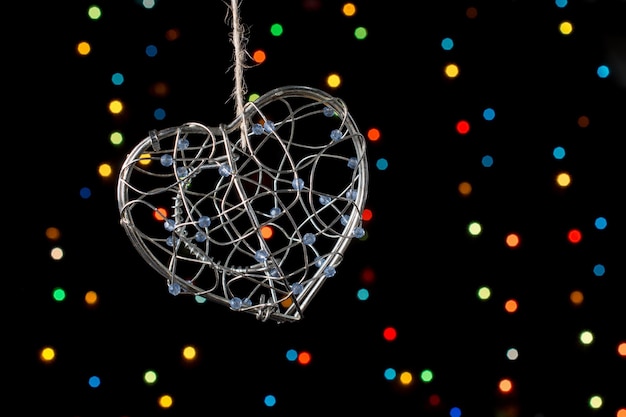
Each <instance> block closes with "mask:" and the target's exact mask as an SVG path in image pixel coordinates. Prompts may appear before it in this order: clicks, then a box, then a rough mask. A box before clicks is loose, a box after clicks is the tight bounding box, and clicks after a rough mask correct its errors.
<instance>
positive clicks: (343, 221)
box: [341, 214, 350, 226]
mask: <svg viewBox="0 0 626 417" xmlns="http://www.w3.org/2000/svg"><path fill="white" fill-rule="evenodd" d="M349 220H350V216H348V215H347V214H344V215H343V216H341V225H342V226H345V225H347V224H348V221H349Z"/></svg>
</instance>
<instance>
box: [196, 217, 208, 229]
mask: <svg viewBox="0 0 626 417" xmlns="http://www.w3.org/2000/svg"><path fill="white" fill-rule="evenodd" d="M210 225H211V218H210V217H209V216H200V218H199V219H198V226H199V227H209V226H210Z"/></svg>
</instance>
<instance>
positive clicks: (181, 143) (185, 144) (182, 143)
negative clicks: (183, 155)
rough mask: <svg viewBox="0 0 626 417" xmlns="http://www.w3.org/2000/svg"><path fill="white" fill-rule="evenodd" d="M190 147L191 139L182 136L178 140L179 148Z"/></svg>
mask: <svg viewBox="0 0 626 417" xmlns="http://www.w3.org/2000/svg"><path fill="white" fill-rule="evenodd" d="M188 147H189V140H188V139H187V138H181V139H179V140H178V149H180V150H181V151H184V150H185V149H187V148H188Z"/></svg>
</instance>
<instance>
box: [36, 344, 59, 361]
mask: <svg viewBox="0 0 626 417" xmlns="http://www.w3.org/2000/svg"><path fill="white" fill-rule="evenodd" d="M39 357H40V358H41V360H42V361H44V362H52V361H53V360H54V358H55V357H56V352H55V351H54V349H53V348H51V347H49V346H47V347H45V348H43V349H41V352H39Z"/></svg>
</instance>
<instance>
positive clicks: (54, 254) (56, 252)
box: [50, 247, 64, 261]
mask: <svg viewBox="0 0 626 417" xmlns="http://www.w3.org/2000/svg"><path fill="white" fill-rule="evenodd" d="M63 256H64V253H63V249H61V248H59V247H55V248H52V250H50V257H51V258H52V259H54V260H55V261H60V260H61V259H63Z"/></svg>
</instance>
